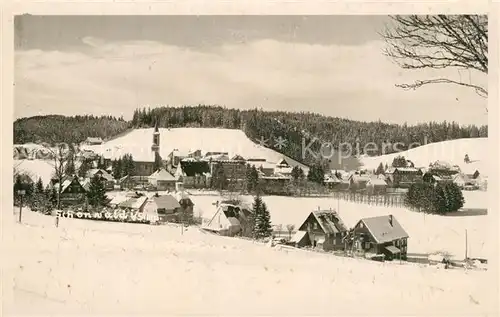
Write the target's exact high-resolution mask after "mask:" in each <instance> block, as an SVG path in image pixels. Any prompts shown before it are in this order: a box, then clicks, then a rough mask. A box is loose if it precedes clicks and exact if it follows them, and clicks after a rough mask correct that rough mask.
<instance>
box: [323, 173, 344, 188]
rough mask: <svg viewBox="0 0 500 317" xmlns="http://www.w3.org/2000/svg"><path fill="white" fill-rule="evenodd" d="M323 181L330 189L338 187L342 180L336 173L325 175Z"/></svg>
mask: <svg viewBox="0 0 500 317" xmlns="http://www.w3.org/2000/svg"><path fill="white" fill-rule="evenodd" d="M323 183H324V184H325V186H326V187H327V188H329V189H338V187H339V185H340V184H341V181H340V180H339V179H338V177H337V176H336V175H335V174H329V175H325V177H324V181H323Z"/></svg>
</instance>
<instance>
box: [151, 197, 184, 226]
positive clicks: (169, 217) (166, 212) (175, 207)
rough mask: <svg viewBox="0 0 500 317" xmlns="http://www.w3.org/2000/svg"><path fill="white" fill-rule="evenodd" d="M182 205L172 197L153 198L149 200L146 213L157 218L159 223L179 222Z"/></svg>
mask: <svg viewBox="0 0 500 317" xmlns="http://www.w3.org/2000/svg"><path fill="white" fill-rule="evenodd" d="M180 208H181V205H180V204H179V202H178V201H177V199H175V197H173V196H172V195H161V196H157V195H155V196H153V197H152V198H151V199H149V200H148V203H147V204H146V207H145V213H146V214H147V215H148V217H149V218H152V217H151V215H153V216H156V217H157V219H158V221H159V222H179V220H180V216H181V215H180Z"/></svg>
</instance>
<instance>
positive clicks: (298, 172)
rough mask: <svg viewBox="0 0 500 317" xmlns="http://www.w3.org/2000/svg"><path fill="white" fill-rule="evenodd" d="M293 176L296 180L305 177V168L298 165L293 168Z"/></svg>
mask: <svg viewBox="0 0 500 317" xmlns="http://www.w3.org/2000/svg"><path fill="white" fill-rule="evenodd" d="M292 178H293V180H294V181H298V180H301V179H303V178H304V170H303V169H302V168H301V167H300V166H298V165H296V166H294V167H293V168H292Z"/></svg>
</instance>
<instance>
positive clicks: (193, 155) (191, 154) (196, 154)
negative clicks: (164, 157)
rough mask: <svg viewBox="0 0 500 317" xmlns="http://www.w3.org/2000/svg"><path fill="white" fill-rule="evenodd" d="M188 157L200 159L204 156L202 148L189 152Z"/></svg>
mask: <svg viewBox="0 0 500 317" xmlns="http://www.w3.org/2000/svg"><path fill="white" fill-rule="evenodd" d="M188 158H191V159H196V160H199V159H201V158H202V155H201V150H194V151H191V152H189V153H188Z"/></svg>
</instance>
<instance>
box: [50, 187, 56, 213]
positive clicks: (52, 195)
mask: <svg viewBox="0 0 500 317" xmlns="http://www.w3.org/2000/svg"><path fill="white" fill-rule="evenodd" d="M48 191H49V202H50V203H51V206H52V208H56V207H57V201H58V200H57V190H56V188H55V187H51V188H50V189H48Z"/></svg>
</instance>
